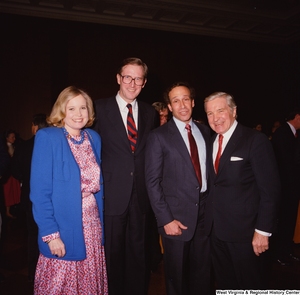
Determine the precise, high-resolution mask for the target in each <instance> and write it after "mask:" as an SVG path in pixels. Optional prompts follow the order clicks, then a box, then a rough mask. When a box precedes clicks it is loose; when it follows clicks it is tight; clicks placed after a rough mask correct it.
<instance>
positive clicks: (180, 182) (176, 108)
mask: <svg viewBox="0 0 300 295" xmlns="http://www.w3.org/2000/svg"><path fill="white" fill-rule="evenodd" d="M194 99H195V94H194V90H193V88H191V87H190V86H189V85H188V84H186V83H176V84H174V85H172V86H171V87H170V88H169V89H168V90H167V91H166V93H165V100H166V102H167V104H168V108H169V110H170V111H171V112H172V115H173V118H172V119H171V120H170V121H169V122H167V123H166V124H164V125H163V126H161V127H159V128H157V129H155V130H154V131H152V132H151V133H150V135H149V137H148V141H147V149H146V184H147V190H148V194H149V198H150V202H151V205H152V208H153V211H154V214H155V216H156V219H157V225H158V229H159V233H160V234H161V235H162V241H163V247H164V267H165V279H166V287H167V294H168V295H192V294H193V295H196V294H197V295H199V294H209V293H210V255H209V253H210V245H209V239H208V237H207V236H205V234H204V230H203V221H204V208H205V202H206V196H207V194H206V190H207V177H206V159H207V148H206V145H207V142H208V141H209V137H210V131H209V128H208V127H207V126H205V125H201V124H199V123H196V122H194V121H193V120H192V110H193V107H194V105H195V102H194Z"/></svg>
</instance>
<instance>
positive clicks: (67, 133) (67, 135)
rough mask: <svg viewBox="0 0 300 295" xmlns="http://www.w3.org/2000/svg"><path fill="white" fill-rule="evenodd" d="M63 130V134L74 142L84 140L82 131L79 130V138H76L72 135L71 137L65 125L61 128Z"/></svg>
mask: <svg viewBox="0 0 300 295" xmlns="http://www.w3.org/2000/svg"><path fill="white" fill-rule="evenodd" d="M62 129H63V131H64V134H65V136H66V137H67V138H68V139H70V140H71V141H72V142H73V143H74V144H82V143H83V141H84V131H83V130H80V139H79V140H76V139H75V138H74V137H72V136H71V135H70V134H69V132H68V131H67V130H66V128H65V127H63V128H62Z"/></svg>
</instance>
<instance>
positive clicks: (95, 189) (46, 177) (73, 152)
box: [30, 86, 108, 295]
mask: <svg viewBox="0 0 300 295" xmlns="http://www.w3.org/2000/svg"><path fill="white" fill-rule="evenodd" d="M93 121H94V110H93V103H92V100H91V98H90V97H89V96H88V94H87V93H85V92H84V91H82V90H81V89H78V88H76V87H74V86H70V87H68V88H66V89H64V90H63V91H62V92H61V93H60V95H59V96H58V99H57V101H56V102H55V104H54V106H53V109H52V112H51V114H50V116H49V118H48V123H49V125H50V126H52V127H49V128H44V129H41V130H39V131H38V132H37V134H36V137H35V144H34V150H33V156H32V166H31V183H30V185H31V192H30V199H31V201H32V203H33V214H34V218H35V221H36V223H37V225H38V228H39V235H38V243H39V249H40V257H39V261H38V264H37V269H36V275H35V286H34V291H35V294H47V295H49V294H99V295H100V294H101V295H102V294H107V293H108V292H107V275H106V263H105V255H104V247H103V242H104V239H103V237H104V226H103V184H102V183H103V181H102V174H101V172H100V162H101V159H100V152H101V139H100V136H99V135H98V134H97V133H96V132H95V131H93V130H91V129H85V127H89V126H91V125H92V124H93Z"/></svg>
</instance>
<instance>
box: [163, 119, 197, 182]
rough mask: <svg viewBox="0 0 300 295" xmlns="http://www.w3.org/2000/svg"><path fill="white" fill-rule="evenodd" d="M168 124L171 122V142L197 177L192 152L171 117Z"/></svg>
mask: <svg viewBox="0 0 300 295" xmlns="http://www.w3.org/2000/svg"><path fill="white" fill-rule="evenodd" d="M167 124H169V134H170V144H171V145H173V146H174V147H175V148H176V149H177V151H178V153H179V154H180V155H181V157H182V158H183V159H184V162H185V163H186V164H187V166H188V168H189V170H190V171H191V173H192V174H193V175H194V176H195V178H196V179H197V176H196V173H195V170H194V166H193V164H192V160H191V157H190V153H189V151H188V149H187V147H186V144H185V142H184V140H183V138H182V136H181V134H180V132H179V130H178V128H177V126H176V124H175V122H174V120H173V119H171V120H170V121H169V122H168V123H167ZM197 181H198V179H197Z"/></svg>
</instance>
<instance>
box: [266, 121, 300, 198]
mask: <svg viewBox="0 0 300 295" xmlns="http://www.w3.org/2000/svg"><path fill="white" fill-rule="evenodd" d="M299 139H300V138H295V136H294V134H293V132H292V130H291V127H290V126H289V125H288V123H284V124H283V125H282V126H280V127H279V128H278V129H277V130H276V131H275V133H274V135H273V137H272V144H273V148H274V152H275V156H276V160H277V163H278V167H279V173H280V179H281V185H282V192H283V194H284V195H286V196H288V197H290V198H291V197H294V198H299V196H300V190H299V180H300V163H299V159H298V154H299Z"/></svg>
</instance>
